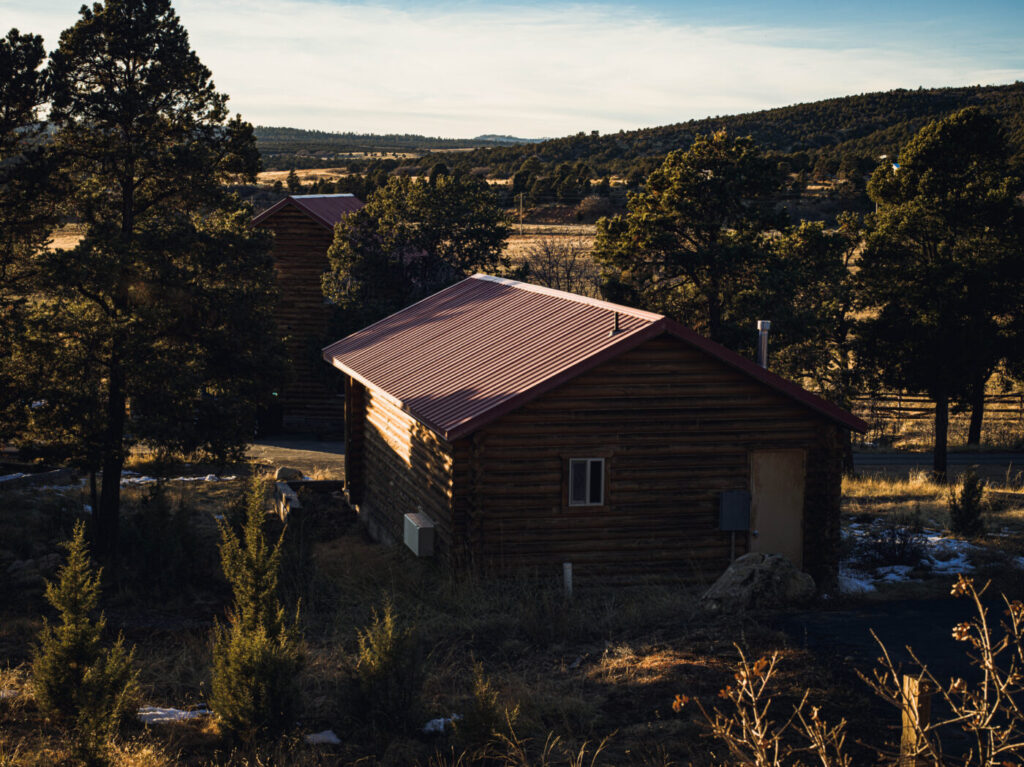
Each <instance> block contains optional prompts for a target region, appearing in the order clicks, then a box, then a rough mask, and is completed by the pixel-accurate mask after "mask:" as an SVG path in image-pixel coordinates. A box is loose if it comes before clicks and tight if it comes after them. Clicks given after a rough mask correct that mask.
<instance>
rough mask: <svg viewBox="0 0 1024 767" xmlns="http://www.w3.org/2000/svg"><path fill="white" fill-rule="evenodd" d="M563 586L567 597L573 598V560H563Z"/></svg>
mask: <svg viewBox="0 0 1024 767" xmlns="http://www.w3.org/2000/svg"><path fill="white" fill-rule="evenodd" d="M562 586H563V587H564V588H565V596H566V598H567V599H572V562H562Z"/></svg>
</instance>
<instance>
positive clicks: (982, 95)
mask: <svg viewBox="0 0 1024 767" xmlns="http://www.w3.org/2000/svg"><path fill="white" fill-rule="evenodd" d="M967 106H977V107H980V108H982V109H983V110H985V111H990V112H992V113H993V114H995V115H996V116H997V117H998V119H999V120H1000V122H1001V123H1002V124H1003V127H1004V128H1005V129H1006V131H1007V133H1008V135H1009V137H1010V140H1011V143H1012V144H1013V145H1014V147H1015V149H1016V150H1017V152H1018V154H1019V153H1020V151H1021V148H1022V147H1024V83H1022V82H1016V83H1013V84H1012V85H999V86H967V87H960V88H931V89H918V90H905V89H899V90H894V91H887V92H881V93H866V94H861V95H858V96H843V97H839V98H832V99H826V100H824V101H816V102H812V103H807V104H796V105H793V106H788V107H780V108H777V109H768V110H763V111H760V112H750V113H747V114H741V115H733V116H721V117H707V118H704V119H701V120H690V121H688V122H681V123H676V124H674V125H664V126H660V127H654V128H643V129H640V130H634V131H620V132H618V133H613V134H607V135H600V134H599V133H598V132H597V131H592V132H590V133H586V132H581V133H577V134H576V135H573V136H566V137H563V138H557V139H551V140H549V141H545V142H543V143H540V144H527V145H517V146H509V147H494V148H489V149H479V150H475V151H473V152H467V153H464V154H460V155H459V156H458V158H457V162H459V163H465V164H467V165H470V166H484V165H486V166H490V168H491V172H492V174H494V175H507V174H508V173H511V172H514V171H515V170H517V169H518V166H519V165H520V164H521V163H522V162H523V161H525V160H526V159H527V158H529V157H531V156H534V155H536V156H537V157H538V158H539V159H540V161H541V162H542V163H544V164H550V163H560V162H575V161H577V160H583V161H586V162H588V163H590V164H591V166H593V167H594V168H595V170H596V171H597V173H598V175H603V173H607V172H612V173H621V174H626V173H628V172H629V170H630V169H632V168H633V167H634V166H636V165H638V164H642V163H638V161H641V160H644V159H647V158H660V157H663V156H664V155H666V154H668V152H671V151H673V150H675V149H686V148H688V147H689V146H690V144H691V143H692V142H693V140H694V137H695V136H698V135H708V134H711V133H714V132H716V131H719V130H725V131H727V132H728V133H729V134H731V135H736V136H751V137H752V138H753V139H754V141H755V142H756V143H758V144H759V145H761V146H762V147H763V148H765V149H766V150H769V151H771V152H775V153H779V154H787V155H792V154H797V153H806V154H807V156H808V158H809V159H811V160H822V159H823V160H827V161H834V162H836V163H838V162H841V160H842V159H843V158H844V157H846V156H854V157H872V158H876V157H877V156H878V155H879V154H891V155H895V154H896V153H897V149H898V147H899V146H900V145H901V144H903V143H905V142H906V141H908V140H909V139H910V138H911V137H912V136H913V135H914V134H916V133H917V131H918V130H920V129H921V127H923V126H924V125H925V124H926V123H928V122H930V121H932V120H935V119H937V118H940V117H943V116H945V115H947V114H949V113H951V112H954V111H956V110H958V109H962V108H964V107H967ZM652 169H653V167H652V168H646V167H645V168H644V171H645V172H646V171H649V170H652Z"/></svg>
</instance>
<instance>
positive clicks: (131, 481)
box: [121, 472, 238, 487]
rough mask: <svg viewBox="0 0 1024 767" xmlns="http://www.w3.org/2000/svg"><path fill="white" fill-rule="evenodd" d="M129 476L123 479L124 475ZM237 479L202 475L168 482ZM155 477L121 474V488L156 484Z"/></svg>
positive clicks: (229, 476) (133, 473)
mask: <svg viewBox="0 0 1024 767" xmlns="http://www.w3.org/2000/svg"><path fill="white" fill-rule="evenodd" d="M126 474H127V475H129V476H128V477H127V478H125V475H126ZM234 479H238V477H236V476H235V475H234V474H230V475H228V476H226V477H218V476H217V475H216V474H204V475H203V476H201V477H172V478H171V479H170V480H168V481H169V482H227V481H229V480H234ZM156 481H157V480H156V478H155V477H145V476H140V475H138V474H136V473H135V472H121V486H122V487H125V486H126V485H149V484H152V483H153V482H156Z"/></svg>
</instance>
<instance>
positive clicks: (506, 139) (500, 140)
mask: <svg viewBox="0 0 1024 767" xmlns="http://www.w3.org/2000/svg"><path fill="white" fill-rule="evenodd" d="M549 140H550V139H546V138H519V137H517V136H496V135H495V134H493V133H486V134H484V135H483V136H477V137H476V138H475V139H473V141H486V142H487V143H490V144H539V143H541V142H542V141H549Z"/></svg>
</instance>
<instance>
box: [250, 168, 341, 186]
mask: <svg viewBox="0 0 1024 767" xmlns="http://www.w3.org/2000/svg"><path fill="white" fill-rule="evenodd" d="M290 172H291V171H289V170H265V171H263V172H262V173H260V174H259V175H258V176H257V177H256V181H257V183H259V184H262V185H264V186H270V185H272V184H273V183H274V182H275V181H280V182H281V183H282V184H286V183H287V182H288V174H289V173H290ZM295 175H296V176H298V177H299V181H301V182H302V183H303V184H309V183H313V182H316V181H320V180H321V179H324V180H326V181H337V180H338V179H339V178H345V177H347V176H349V175H351V174H349V172H348V169H347V168H307V169H303V170H298V169H296V171H295Z"/></svg>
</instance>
